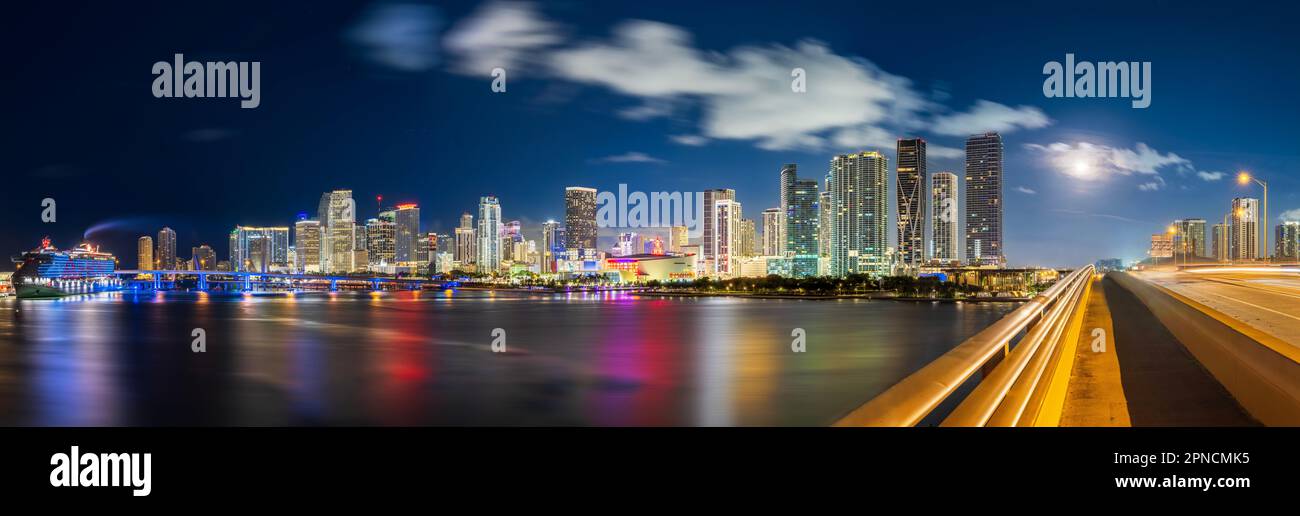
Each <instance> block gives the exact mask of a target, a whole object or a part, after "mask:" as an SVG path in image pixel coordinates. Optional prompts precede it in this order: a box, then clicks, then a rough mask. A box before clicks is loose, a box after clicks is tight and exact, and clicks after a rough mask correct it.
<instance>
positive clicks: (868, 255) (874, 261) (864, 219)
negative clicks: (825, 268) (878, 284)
mask: <svg viewBox="0 0 1300 516" xmlns="http://www.w3.org/2000/svg"><path fill="white" fill-rule="evenodd" d="M830 169H831V170H830V191H831V209H832V210H834V213H832V215H831V263H830V272H831V274H832V275H834V276H845V275H848V274H872V275H877V276H879V275H883V274H885V273H887V272H888V271H889V262H888V258H886V252H887V250H888V246H889V238H888V233H886V231H888V225H887V222H886V220H885V219H886V217H887V213H888V209H889V199H888V197H887V196H888V195H889V185H888V183H887V182H886V178H887V177H888V176H889V172H888V170H889V167H888V160H887V159H886V158H885V156H884V155H883V154H881V153H879V152H875V151H870V152H860V153H857V154H841V155H839V156H835V157H834V158H832V159H831V167H830Z"/></svg>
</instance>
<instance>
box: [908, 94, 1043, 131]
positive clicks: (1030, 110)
mask: <svg viewBox="0 0 1300 516" xmlns="http://www.w3.org/2000/svg"><path fill="white" fill-rule="evenodd" d="M1051 123H1052V119H1050V118H1048V117H1047V115H1046V114H1044V113H1043V110H1041V109H1038V108H1036V107H1033V106H1020V107H1015V108H1013V107H1010V106H1004V105H1002V104H998V103H997V102H990V101H987V100H980V101H977V102H975V106H973V107H971V109H970V111H967V112H964V113H953V114H950V115H942V116H938V117H935V120H934V125H933V127H932V128H931V130H932V131H934V132H935V133H938V134H944V135H949V136H966V135H971V134H977V133H984V132H989V131H995V132H1000V133H1008V132H1011V131H1015V130H1017V129H1021V128H1024V129H1040V128H1043V127H1047V126H1048V125H1051Z"/></svg>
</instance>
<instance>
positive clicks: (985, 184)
mask: <svg viewBox="0 0 1300 516" xmlns="http://www.w3.org/2000/svg"><path fill="white" fill-rule="evenodd" d="M1002 209H1003V206H1002V136H1001V135H999V134H998V133H985V134H977V135H974V136H971V137H970V138H967V139H966V262H967V263H969V264H972V265H995V266H999V267H1001V266H1005V265H1006V262H1007V259H1006V256H1005V255H1004V254H1003V253H1004V252H1005V249H1003V247H1002Z"/></svg>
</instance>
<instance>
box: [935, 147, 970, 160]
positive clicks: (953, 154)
mask: <svg viewBox="0 0 1300 516" xmlns="http://www.w3.org/2000/svg"><path fill="white" fill-rule="evenodd" d="M925 153H926V156H929V157H932V158H950V159H957V158H964V157H966V151H964V150H962V149H958V148H956V147H945V146H943V145H935V144H933V143H931V144H927V145H926V146H925Z"/></svg>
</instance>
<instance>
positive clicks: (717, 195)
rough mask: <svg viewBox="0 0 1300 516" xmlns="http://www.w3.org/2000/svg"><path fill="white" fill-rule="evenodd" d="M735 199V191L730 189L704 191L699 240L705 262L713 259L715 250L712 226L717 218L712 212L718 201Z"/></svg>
mask: <svg viewBox="0 0 1300 516" xmlns="http://www.w3.org/2000/svg"><path fill="white" fill-rule="evenodd" d="M735 199H736V191H735V190H732V189H730V188H719V189H714V190H705V191H704V214H703V216H702V217H701V218H702V219H704V220H703V223H704V228H703V233H702V235H701V238H702V242H703V251H704V259H706V260H709V259H712V258H713V251H714V249H715V246H714V245H713V242H714V240H715V238H714V231H713V225H714V223H716V222H717V217H716V216H715V215H714V213H713V210H714V208H715V207H716V206H717V202H718V201H723V200H735Z"/></svg>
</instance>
